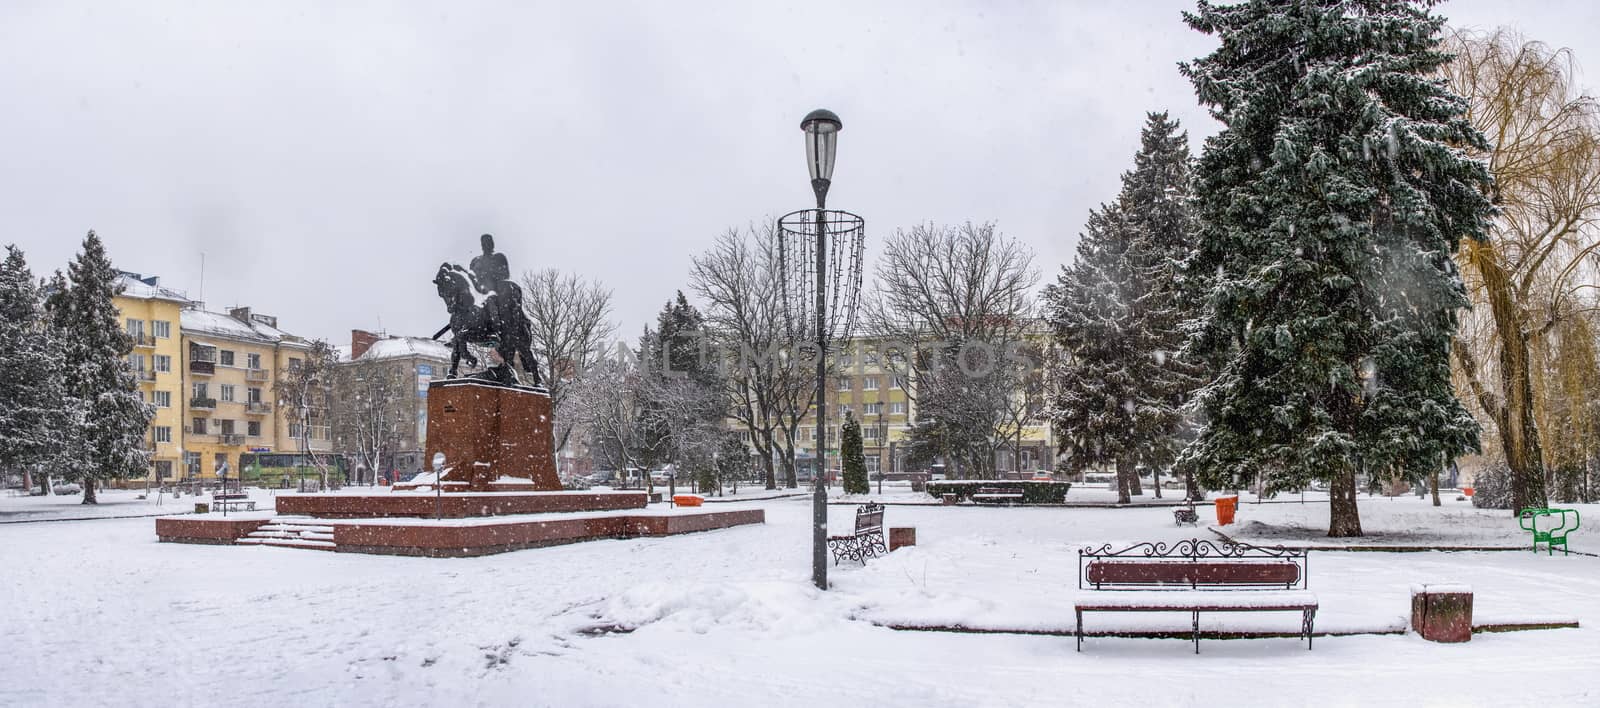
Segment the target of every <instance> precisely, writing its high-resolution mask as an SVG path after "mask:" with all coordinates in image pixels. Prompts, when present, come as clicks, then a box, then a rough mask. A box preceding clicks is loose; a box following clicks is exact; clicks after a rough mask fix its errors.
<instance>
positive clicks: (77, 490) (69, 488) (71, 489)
mask: <svg viewBox="0 0 1600 708" xmlns="http://www.w3.org/2000/svg"><path fill="white" fill-rule="evenodd" d="M50 491H53V492H55V493H56V494H82V493H83V487H81V486H78V483H77V482H62V483H60V484H57V485H56V486H54V487H51V488H50Z"/></svg>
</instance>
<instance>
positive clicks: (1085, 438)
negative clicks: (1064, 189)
mask: <svg viewBox="0 0 1600 708" xmlns="http://www.w3.org/2000/svg"><path fill="white" fill-rule="evenodd" d="M1190 163H1191V160H1190V157H1189V147H1188V136H1187V135H1186V134H1184V133H1181V132H1179V127H1178V123H1177V122H1176V121H1173V120H1171V119H1169V118H1168V117H1167V114H1165V113H1151V114H1149V115H1148V116H1147V117H1146V121H1145V126H1144V130H1143V132H1142V134H1141V135H1140V148H1139V151H1138V153H1137V154H1136V155H1135V156H1134V169H1133V171H1131V172H1127V173H1124V174H1123V176H1122V190H1121V192H1120V194H1118V196H1117V199H1116V201H1115V202H1113V203H1112V204H1109V205H1103V206H1101V207H1100V209H1099V210H1097V211H1095V212H1093V213H1091V214H1090V215H1089V222H1088V224H1087V226H1086V229H1085V233H1084V234H1083V235H1082V237H1081V239H1080V240H1079V242H1078V257H1077V260H1076V262H1075V263H1074V264H1073V265H1072V266H1071V267H1070V268H1069V267H1063V268H1062V270H1061V273H1060V275H1058V276H1057V278H1056V282H1055V283H1054V284H1052V285H1051V286H1049V287H1048V288H1046V290H1045V301H1046V303H1047V310H1046V313H1045V317H1046V320H1047V321H1048V322H1049V323H1050V325H1051V328H1052V330H1053V332H1054V336H1055V338H1056V343H1057V345H1058V346H1059V347H1060V349H1061V350H1062V352H1063V353H1064V354H1065V356H1062V357H1061V358H1060V364H1059V365H1058V366H1056V367H1055V370H1054V375H1053V377H1052V378H1053V386H1052V388H1053V389H1054V400H1053V401H1052V414H1053V418H1054V421H1053V424H1054V425H1055V428H1056V437H1057V439H1058V440H1060V441H1061V443H1060V444H1061V450H1060V452H1061V453H1063V454H1064V455H1065V456H1066V459H1067V462H1068V464H1069V465H1071V466H1073V467H1075V468H1078V469H1082V468H1084V467H1088V466H1095V465H1112V466H1114V467H1115V468H1116V470H1117V498H1118V499H1119V500H1120V501H1121V502H1122V503H1127V502H1128V501H1129V499H1130V497H1131V496H1134V495H1138V494H1141V493H1142V490H1141V489H1140V487H1139V476H1138V473H1137V468H1138V466H1141V465H1143V466H1146V467H1148V468H1150V469H1152V470H1160V469H1161V468H1163V467H1165V466H1168V465H1171V464H1172V462H1173V460H1174V459H1175V458H1176V456H1177V452H1178V450H1179V449H1180V448H1181V447H1182V437H1181V436H1180V432H1181V431H1182V428H1183V426H1184V415H1183V411H1182V407H1183V404H1184V402H1185V401H1186V399H1187V398H1188V397H1189V395H1190V394H1191V392H1193V391H1194V389H1195V388H1197V387H1198V386H1199V384H1200V382H1201V381H1200V377H1199V375H1198V374H1199V370H1198V368H1197V367H1196V366H1194V365H1193V364H1191V363H1188V362H1187V361H1186V360H1185V359H1184V358H1182V357H1180V356H1179V350H1180V349H1181V348H1182V347H1183V342H1184V338H1185V335H1184V332H1183V330H1182V329H1181V327H1180V324H1181V322H1182V320H1183V319H1184V310H1183V307H1182V300H1181V292H1180V290H1179V283H1180V275H1181V272H1180V265H1181V263H1182V262H1183V261H1184V259H1185V256H1186V255H1187V252H1188V249H1189V248H1190V247H1191V242H1190V239H1191V238H1192V237H1193V230H1194V229H1193V223H1192V219H1191V217H1190V215H1189V204H1188V202H1189V180H1190ZM1156 482H1157V485H1156V496H1160V495H1161V487H1160V479H1159V477H1158V478H1157V479H1156ZM1191 486H1192V485H1191ZM1191 491H1193V490H1192V489H1191Z"/></svg>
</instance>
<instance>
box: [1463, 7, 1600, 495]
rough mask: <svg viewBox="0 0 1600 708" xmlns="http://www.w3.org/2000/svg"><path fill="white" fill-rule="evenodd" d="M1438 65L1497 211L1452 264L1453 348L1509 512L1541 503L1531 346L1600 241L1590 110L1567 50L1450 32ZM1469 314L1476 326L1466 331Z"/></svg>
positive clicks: (1508, 35)
mask: <svg viewBox="0 0 1600 708" xmlns="http://www.w3.org/2000/svg"><path fill="white" fill-rule="evenodd" d="M1449 49H1450V50H1451V51H1453V52H1454V53H1455V54H1456V59H1455V60H1454V61H1453V62H1451V63H1450V64H1449V65H1447V67H1446V68H1445V78H1446V79H1447V80H1448V81H1449V83H1450V84H1451V88H1452V89H1454V90H1455V92H1456V93H1459V94H1461V95H1463V96H1466V97H1467V98H1468V99H1469V101H1470V103H1471V107H1470V110H1469V112H1468V118H1469V119H1470V120H1471V121H1472V124H1473V126H1474V127H1476V128H1477V129H1478V130H1480V131H1482V132H1483V134H1484V135H1485V136H1486V137H1488V139H1489V141H1490V143H1491V147H1492V149H1491V150H1490V152H1489V153H1488V154H1486V155H1483V156H1482V157H1483V158H1484V159H1485V160H1487V162H1488V164H1489V169H1490V172H1491V173H1492V175H1493V176H1494V179H1495V187H1494V201H1495V205H1496V206H1497V207H1498V208H1499V212H1500V213H1499V215H1498V217H1497V218H1496V219H1495V221H1494V223H1493V226H1492V230H1491V233H1490V238H1489V239H1488V240H1486V241H1482V242H1470V241H1469V242H1467V243H1466V244H1464V245H1463V247H1462V249H1461V251H1460V253H1459V254H1458V259H1459V260H1460V262H1461V263H1462V266H1463V270H1464V272H1465V275H1466V278H1467V285H1468V288H1469V290H1470V292H1471V294H1472V298H1473V303H1474V308H1473V311H1472V313H1471V314H1470V315H1469V317H1468V322H1466V326H1464V327H1463V331H1464V332H1467V331H1476V332H1478V333H1480V336H1478V337H1475V338H1474V337H1468V336H1461V337H1458V338H1457V339H1456V341H1455V343H1454V345H1453V346H1452V353H1453V354H1454V358H1455V363H1456V365H1457V367H1458V369H1459V373H1460V374H1461V378H1462V379H1463V380H1464V382H1465V384H1466V387H1467V392H1468V393H1469V394H1470V396H1469V398H1471V399H1472V400H1475V401H1476V402H1477V403H1478V405H1479V406H1481V407H1482V409H1483V411H1484V413H1485V414H1486V415H1487V417H1488V418H1489V419H1490V421H1492V422H1493V425H1494V432H1495V437H1497V438H1498V440H1499V442H1500V447H1501V452H1502V454H1503V455H1504V456H1505V461H1506V464H1507V466H1509V467H1510V469H1511V471H1512V475H1513V481H1512V504H1513V509H1517V508H1522V507H1526V506H1544V505H1545V503H1546V500H1547V485H1546V479H1545V466H1546V460H1545V459H1544V451H1543V446H1542V445H1541V442H1540V431H1539V426H1538V412H1537V407H1538V396H1537V395H1536V392H1535V388H1534V385H1535V381H1534V374H1533V371H1534V368H1535V367H1536V365H1537V362H1536V361H1535V360H1536V356H1537V354H1536V351H1537V349H1538V348H1539V347H1540V346H1542V343H1543V341H1544V339H1545V338H1546V337H1547V336H1548V335H1549V334H1550V333H1551V332H1552V331H1553V330H1555V329H1556V328H1558V327H1559V326H1560V325H1561V324H1562V321H1563V318H1564V317H1566V316H1567V315H1568V314H1570V313H1571V312H1573V311H1574V310H1575V309H1576V308H1574V306H1573V305H1574V299H1575V298H1577V297H1578V296H1579V295H1580V294H1581V293H1582V291H1584V290H1585V289H1588V288H1593V287H1595V286H1594V284H1593V277H1592V276H1593V274H1594V272H1593V270H1592V265H1593V259H1594V257H1595V254H1596V249H1600V240H1597V239H1596V238H1595V237H1594V236H1595V235H1594V231H1593V226H1594V220H1595V218H1596V217H1597V216H1600V105H1597V104H1596V102H1595V101H1594V100H1593V99H1592V98H1590V97H1589V96H1585V95H1582V94H1581V93H1580V92H1579V91H1578V90H1577V87H1575V86H1573V84H1572V76H1573V66H1572V54H1571V52H1570V51H1569V50H1566V49H1552V48H1551V47H1549V46H1547V45H1545V44H1543V43H1540V42H1531V41H1527V40H1524V39H1523V38H1522V37H1520V36H1518V35H1517V34H1515V33H1513V32H1510V31H1507V30H1497V31H1495V32H1491V33H1480V32H1472V31H1459V32H1457V33H1455V34H1454V35H1453V36H1452V37H1451V40H1450V46H1449ZM1472 319H1481V320H1484V323H1483V326H1475V325H1477V323H1475V322H1472V321H1471V320H1472Z"/></svg>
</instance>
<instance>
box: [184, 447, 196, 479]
mask: <svg viewBox="0 0 1600 708" xmlns="http://www.w3.org/2000/svg"><path fill="white" fill-rule="evenodd" d="M183 467H184V469H185V470H187V471H188V476H190V477H198V476H200V453H198V452H185V453H183Z"/></svg>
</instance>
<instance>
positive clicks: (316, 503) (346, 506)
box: [277, 482, 647, 519]
mask: <svg viewBox="0 0 1600 708" xmlns="http://www.w3.org/2000/svg"><path fill="white" fill-rule="evenodd" d="M450 485H451V483H450V482H445V491H446V493H445V494H438V495H434V494H431V493H427V492H404V491H401V492H392V493H390V492H386V493H380V494H280V495H278V497H277V508H278V513H280V514H289V515H294V516H310V517H315V518H321V519H373V518H391V517H407V516H409V517H416V518H433V517H441V518H446V519H462V518H469V517H479V516H509V515H513V514H548V513H555V512H573V511H613V510H618V509H643V508H645V505H646V503H647V499H646V497H645V493H644V492H607V491H571V492H568V491H561V492H473V491H468V490H466V489H465V488H462V489H460V490H459V491H453V492H452V491H449V489H450Z"/></svg>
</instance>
